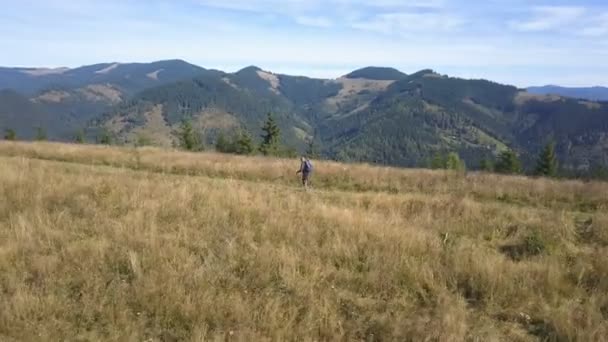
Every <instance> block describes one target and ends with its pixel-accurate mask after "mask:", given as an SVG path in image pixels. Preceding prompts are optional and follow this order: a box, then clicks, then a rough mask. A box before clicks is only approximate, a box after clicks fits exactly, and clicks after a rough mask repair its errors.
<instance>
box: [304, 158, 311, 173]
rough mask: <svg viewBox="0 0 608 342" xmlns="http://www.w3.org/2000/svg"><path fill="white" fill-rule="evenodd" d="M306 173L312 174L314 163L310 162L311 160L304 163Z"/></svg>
mask: <svg viewBox="0 0 608 342" xmlns="http://www.w3.org/2000/svg"><path fill="white" fill-rule="evenodd" d="M303 171H304V172H306V173H310V172H312V163H311V162H310V160H307V161H305V162H304V170H303Z"/></svg>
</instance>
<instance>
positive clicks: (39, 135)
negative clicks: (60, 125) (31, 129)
mask: <svg viewBox="0 0 608 342" xmlns="http://www.w3.org/2000/svg"><path fill="white" fill-rule="evenodd" d="M36 140H38V141H44V140H46V131H45V130H44V128H42V127H37V128H36Z"/></svg>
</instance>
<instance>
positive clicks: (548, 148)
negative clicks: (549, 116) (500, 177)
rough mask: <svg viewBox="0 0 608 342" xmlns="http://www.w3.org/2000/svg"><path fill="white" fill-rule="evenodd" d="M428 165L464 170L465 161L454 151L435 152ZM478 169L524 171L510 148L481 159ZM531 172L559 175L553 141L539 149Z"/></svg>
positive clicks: (547, 175) (508, 171) (508, 172)
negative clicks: (492, 156) (490, 157)
mask: <svg viewBox="0 0 608 342" xmlns="http://www.w3.org/2000/svg"><path fill="white" fill-rule="evenodd" d="M429 166H430V168H432V169H445V170H455V171H466V164H465V162H464V161H463V160H461V159H460V157H459V155H458V153H455V152H450V153H448V154H447V155H443V154H440V153H438V154H436V155H435V156H434V157H433V158H432V159H431V161H430V163H429ZM478 169H479V170H480V171H484V172H496V173H501V174H511V175H517V174H523V173H524V170H523V167H522V162H521V160H520V159H519V157H518V155H517V153H516V152H515V151H513V150H511V149H508V150H505V151H502V152H501V153H500V154H499V155H498V156H497V158H493V159H488V158H484V159H482V160H481V163H480V165H479V167H478ZM532 174H533V175H535V176H543V177H557V176H558V175H559V163H558V160H557V156H556V153H555V143H553V142H550V143H548V144H546V145H545V146H544V148H543V149H542V150H541V152H540V154H539V156H538V159H537V160H536V166H535V168H534V170H533V172H532Z"/></svg>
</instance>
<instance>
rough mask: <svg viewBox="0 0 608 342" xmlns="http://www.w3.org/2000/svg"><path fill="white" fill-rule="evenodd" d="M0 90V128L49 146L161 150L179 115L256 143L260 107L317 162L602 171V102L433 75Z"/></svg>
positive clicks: (176, 75)
mask: <svg viewBox="0 0 608 342" xmlns="http://www.w3.org/2000/svg"><path fill="white" fill-rule="evenodd" d="M0 89H3V90H0V129H1V130H4V129H7V128H11V129H14V130H15V131H17V134H18V136H19V137H21V138H24V139H32V138H33V137H34V136H35V132H36V128H37V127H42V128H44V129H45V130H46V131H47V135H48V136H49V138H51V139H56V140H71V139H73V136H74V135H75V134H76V132H77V131H78V130H81V129H86V131H87V132H88V134H89V137H90V139H94V137H95V136H96V135H99V134H100V132H101V131H107V132H110V134H112V135H113V137H114V138H115V140H116V141H118V142H120V143H127V144H132V143H137V142H141V141H145V142H146V143H149V144H154V145H160V146H172V145H174V144H175V141H176V137H175V131H176V129H177V128H178V127H179V124H180V122H181V121H182V120H190V121H191V122H193V125H194V127H195V128H196V129H197V130H198V131H199V132H201V135H202V137H203V139H204V141H205V142H206V143H207V144H213V143H214V141H215V139H216V138H217V136H218V135H219V134H220V133H223V134H228V135H230V134H234V133H235V132H237V131H242V130H247V131H249V132H251V133H252V135H253V137H254V139H257V140H258V141H259V134H260V127H261V126H262V123H263V121H264V119H265V118H266V115H267V113H269V112H271V113H273V115H274V117H275V119H276V120H277V123H278V124H279V126H280V128H281V130H282V138H283V142H284V143H285V144H286V145H288V146H290V147H292V148H294V149H296V150H298V151H304V149H305V147H306V145H307V144H309V143H310V142H311V141H313V142H314V144H316V145H317V146H318V147H319V149H320V152H321V154H322V155H323V156H324V157H327V158H333V159H338V160H343V161H359V162H373V163H380V164H386V165H398V166H420V165H424V164H425V163H426V162H427V161H428V160H429V159H430V158H431V157H432V156H433V155H434V154H436V153H438V152H441V153H446V152H450V151H455V152H458V153H459V154H460V155H461V157H463V159H464V160H465V161H466V162H467V164H468V165H470V166H471V167H475V166H477V165H478V163H479V162H480V161H481V159H484V158H488V157H492V156H493V155H496V154H497V153H499V152H500V151H502V150H505V149H508V148H510V149H514V150H516V151H517V152H518V153H519V154H520V155H521V158H522V160H523V161H524V164H525V165H527V166H528V167H531V165H532V164H533V162H534V159H535V158H536V155H537V154H538V152H539V150H540V149H541V148H542V146H543V145H544V144H546V143H547V142H548V141H555V142H556V147H557V153H558V157H559V159H560V161H561V163H562V166H563V167H564V168H567V169H569V170H589V169H592V168H594V167H597V166H599V165H608V103H606V102H601V101H593V100H588V99H582V97H581V96H575V97H567V96H563V95H559V94H555V92H554V91H547V92H546V93H545V92H544V91H541V90H537V89H530V90H524V89H518V88H516V87H513V86H509V85H502V84H498V83H495V82H491V81H487V80H467V79H460V78H454V77H449V76H447V75H441V74H438V73H436V72H434V71H433V70H421V71H419V72H417V73H414V74H409V75H408V74H405V73H403V72H401V71H399V70H396V69H393V68H385V67H367V68H363V69H359V70H356V71H353V72H352V73H349V74H347V75H345V76H343V77H340V78H338V79H314V78H308V77H303V76H290V75H281V74H275V73H272V72H269V71H265V70H262V69H260V68H257V67H255V66H251V67H247V68H244V69H242V70H240V71H238V72H235V73H227V72H222V71H218V70H209V69H204V68H201V67H198V66H195V65H192V64H189V63H187V62H184V61H181V60H171V61H161V62H155V63H147V64H145V63H143V64H121V63H107V64H97V65H92V66H85V67H82V68H77V69H66V68H60V69H25V68H0ZM539 92H540V93H539Z"/></svg>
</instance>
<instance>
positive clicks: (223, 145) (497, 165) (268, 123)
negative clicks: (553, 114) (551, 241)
mask: <svg viewBox="0 0 608 342" xmlns="http://www.w3.org/2000/svg"><path fill="white" fill-rule="evenodd" d="M261 129H262V135H261V136H260V138H261V142H260V144H259V145H257V146H256V144H255V142H254V140H253V138H252V136H251V134H250V133H249V132H248V131H246V130H245V129H240V130H238V131H237V132H236V133H235V134H233V135H232V136H227V135H226V134H224V133H223V132H220V133H219V135H218V136H217V139H216V142H215V150H216V151H217V152H221V153H231V154H240V155H251V154H256V153H260V154H262V155H264V156H276V157H294V156H296V155H297V152H296V151H295V150H294V149H290V148H287V147H285V146H284V145H282V143H281V129H280V128H279V126H278V125H277V123H276V121H275V120H274V117H273V115H272V114H271V113H268V115H267V117H266V120H265V122H264V124H263V126H262V128H261ZM177 137H178V147H179V148H181V149H183V150H186V151H193V152H196V151H202V150H204V145H203V143H202V139H201V135H200V134H199V133H198V132H197V131H196V130H195V128H194V126H193V125H192V123H191V122H190V121H187V120H185V121H182V123H181V125H180V127H179V129H178V131H177ZM4 139H5V140H11V141H14V140H17V134H16V132H15V130H13V129H10V128H8V129H6V130H5V133H4ZM36 140H38V141H44V140H47V135H46V131H45V130H44V128H42V127H37V129H36ZM85 141H86V136H85V132H84V130H80V131H78V132H77V133H76V134H75V136H74V142H75V143H85ZM96 142H97V143H98V144H102V145H110V144H112V136H111V134H110V133H109V132H108V131H107V130H104V131H102V132H101V133H100V134H99V135H98V136H97V138H96ZM138 145H140V144H139V143H138ZM141 145H144V143H141ZM305 154H306V155H307V156H309V157H318V156H319V153H318V151H317V147H316V145H315V143H314V140H312V139H311V140H309V142H308V145H307V149H306V152H305ZM427 167H429V168H431V169H445V170H454V171H459V172H465V171H466V170H467V165H466V163H465V162H464V160H462V159H461V158H460V156H459V155H458V153H456V152H449V153H447V154H442V153H437V154H435V156H434V157H433V158H431V159H430V161H428V162H427ZM477 169H478V170H480V171H484V172H495V173H500V174H511V175H517V174H524V170H523V167H522V162H521V160H520V159H519V157H518V155H517V153H516V152H515V151H514V150H511V149H508V150H505V151H502V152H501V153H500V154H499V155H498V156H497V157H496V158H492V159H488V158H485V159H482V161H481V163H480V165H479V167H478V168H477ZM532 175H535V176H543V177H558V176H560V175H563V173H560V169H559V162H558V159H557V155H556V153H555V143H553V142H550V143H547V144H546V145H545V146H544V147H543V149H542V150H541V151H540V153H539V155H538V158H537V160H536V166H535V168H534V169H533V171H532ZM591 177H592V178H600V179H608V168H605V167H600V168H598V169H596V170H593V171H592V174H591Z"/></svg>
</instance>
